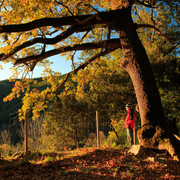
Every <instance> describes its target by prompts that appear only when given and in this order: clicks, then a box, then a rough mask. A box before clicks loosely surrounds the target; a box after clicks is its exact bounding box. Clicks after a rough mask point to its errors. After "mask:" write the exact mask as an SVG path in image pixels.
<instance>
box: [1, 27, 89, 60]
mask: <svg viewBox="0 0 180 180" xmlns="http://www.w3.org/2000/svg"><path fill="white" fill-rule="evenodd" d="M90 29H91V28H87V27H86V28H84V26H83V25H75V26H72V27H70V28H68V29H67V30H66V31H64V32H62V33H61V34H59V35H57V36H56V37H54V38H40V37H39V38H35V39H32V40H30V41H26V42H24V43H23V44H21V45H19V46H16V47H15V48H14V49H13V50H12V51H11V52H10V53H9V54H4V53H1V54H0V60H5V59H6V58H8V57H10V56H12V55H13V54H15V53H17V52H18V51H20V50H22V49H24V48H27V47H30V46H32V45H35V44H37V43H42V44H56V43H58V42H60V41H62V40H64V39H65V38H67V37H69V36H70V35H72V34H73V33H75V32H79V31H81V32H82V31H85V30H90Z"/></svg>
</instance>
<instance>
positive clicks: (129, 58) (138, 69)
mask: <svg viewBox="0 0 180 180" xmlns="http://www.w3.org/2000/svg"><path fill="white" fill-rule="evenodd" d="M118 20H119V26H117V25H116V26H115V28H116V31H117V32H118V35H119V39H120V42H121V45H122V49H123V52H124V59H123V61H122V62H121V66H122V67H123V68H124V69H125V70H126V71H127V72H128V74H129V75H130V77H131V80H132V82H133V86H134V89H135V93H136V98H137V102H138V106H139V112H140V117H141V124H142V128H141V129H140V130H139V131H138V139H139V142H140V145H142V146H144V147H147V148H155V149H160V150H162V149H166V150H167V151H168V152H169V153H170V154H171V156H173V157H174V158H175V159H179V157H180V155H179V152H180V141H178V140H177V139H176V138H175V136H174V135H173V134H172V133H171V132H170V131H169V130H168V127H167V124H166V119H165V116H164V112H163V109H162V104H161V99H160V96H159V92H158V88H157V85H156V82H155V78H154V75H153V72H152V69H151V65H150V62H149V59H148V57H147V54H146V51H145V49H144V47H143V45H142V43H141V41H140V39H139V37H138V35H137V32H136V27H135V25H134V24H133V21H132V18H131V9H129V11H127V14H126V15H124V16H123V20H122V17H116V23H115V24H117V21H118Z"/></svg>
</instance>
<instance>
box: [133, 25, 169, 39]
mask: <svg viewBox="0 0 180 180" xmlns="http://www.w3.org/2000/svg"><path fill="white" fill-rule="evenodd" d="M136 26H137V28H152V29H155V30H156V31H158V32H159V33H160V35H161V36H164V37H165V38H166V39H167V40H168V41H169V38H168V37H167V36H166V35H164V34H162V32H161V31H160V30H159V29H158V28H157V27H155V26H154V25H151V24H136Z"/></svg>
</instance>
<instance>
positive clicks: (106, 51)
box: [55, 48, 118, 94]
mask: <svg viewBox="0 0 180 180" xmlns="http://www.w3.org/2000/svg"><path fill="white" fill-rule="evenodd" d="M116 49H118V48H110V49H108V50H105V51H103V52H101V53H99V54H97V55H95V56H94V57H92V58H90V59H89V60H88V61H86V62H84V63H83V64H81V65H80V66H79V67H78V68H76V69H75V70H73V71H71V72H69V73H68V74H67V75H66V77H65V79H64V81H63V82H62V83H61V84H60V85H59V86H58V87H57V89H56V91H55V93H56V94H57V93H58V92H59V91H60V89H61V88H62V86H63V85H64V84H65V82H66V81H67V80H68V78H69V77H70V75H71V74H76V73H77V72H78V71H79V70H82V69H84V68H85V67H87V66H88V65H89V64H90V63H92V62H93V61H94V60H96V59H97V58H99V57H101V56H105V55H106V54H109V53H111V52H113V51H115V50H116Z"/></svg>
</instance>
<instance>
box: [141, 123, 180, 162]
mask: <svg viewBox="0 0 180 180" xmlns="http://www.w3.org/2000/svg"><path fill="white" fill-rule="evenodd" d="M138 139H139V143H140V145H141V146H143V147H145V148H151V149H159V150H167V151H168V153H169V154H170V155H171V156H172V157H173V159H175V160H177V161H180V140H178V138H176V137H175V136H174V134H172V133H171V132H170V131H169V130H164V129H162V128H161V127H159V126H156V127H154V126H152V125H145V126H143V127H142V128H141V129H140V130H139V131H138Z"/></svg>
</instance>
